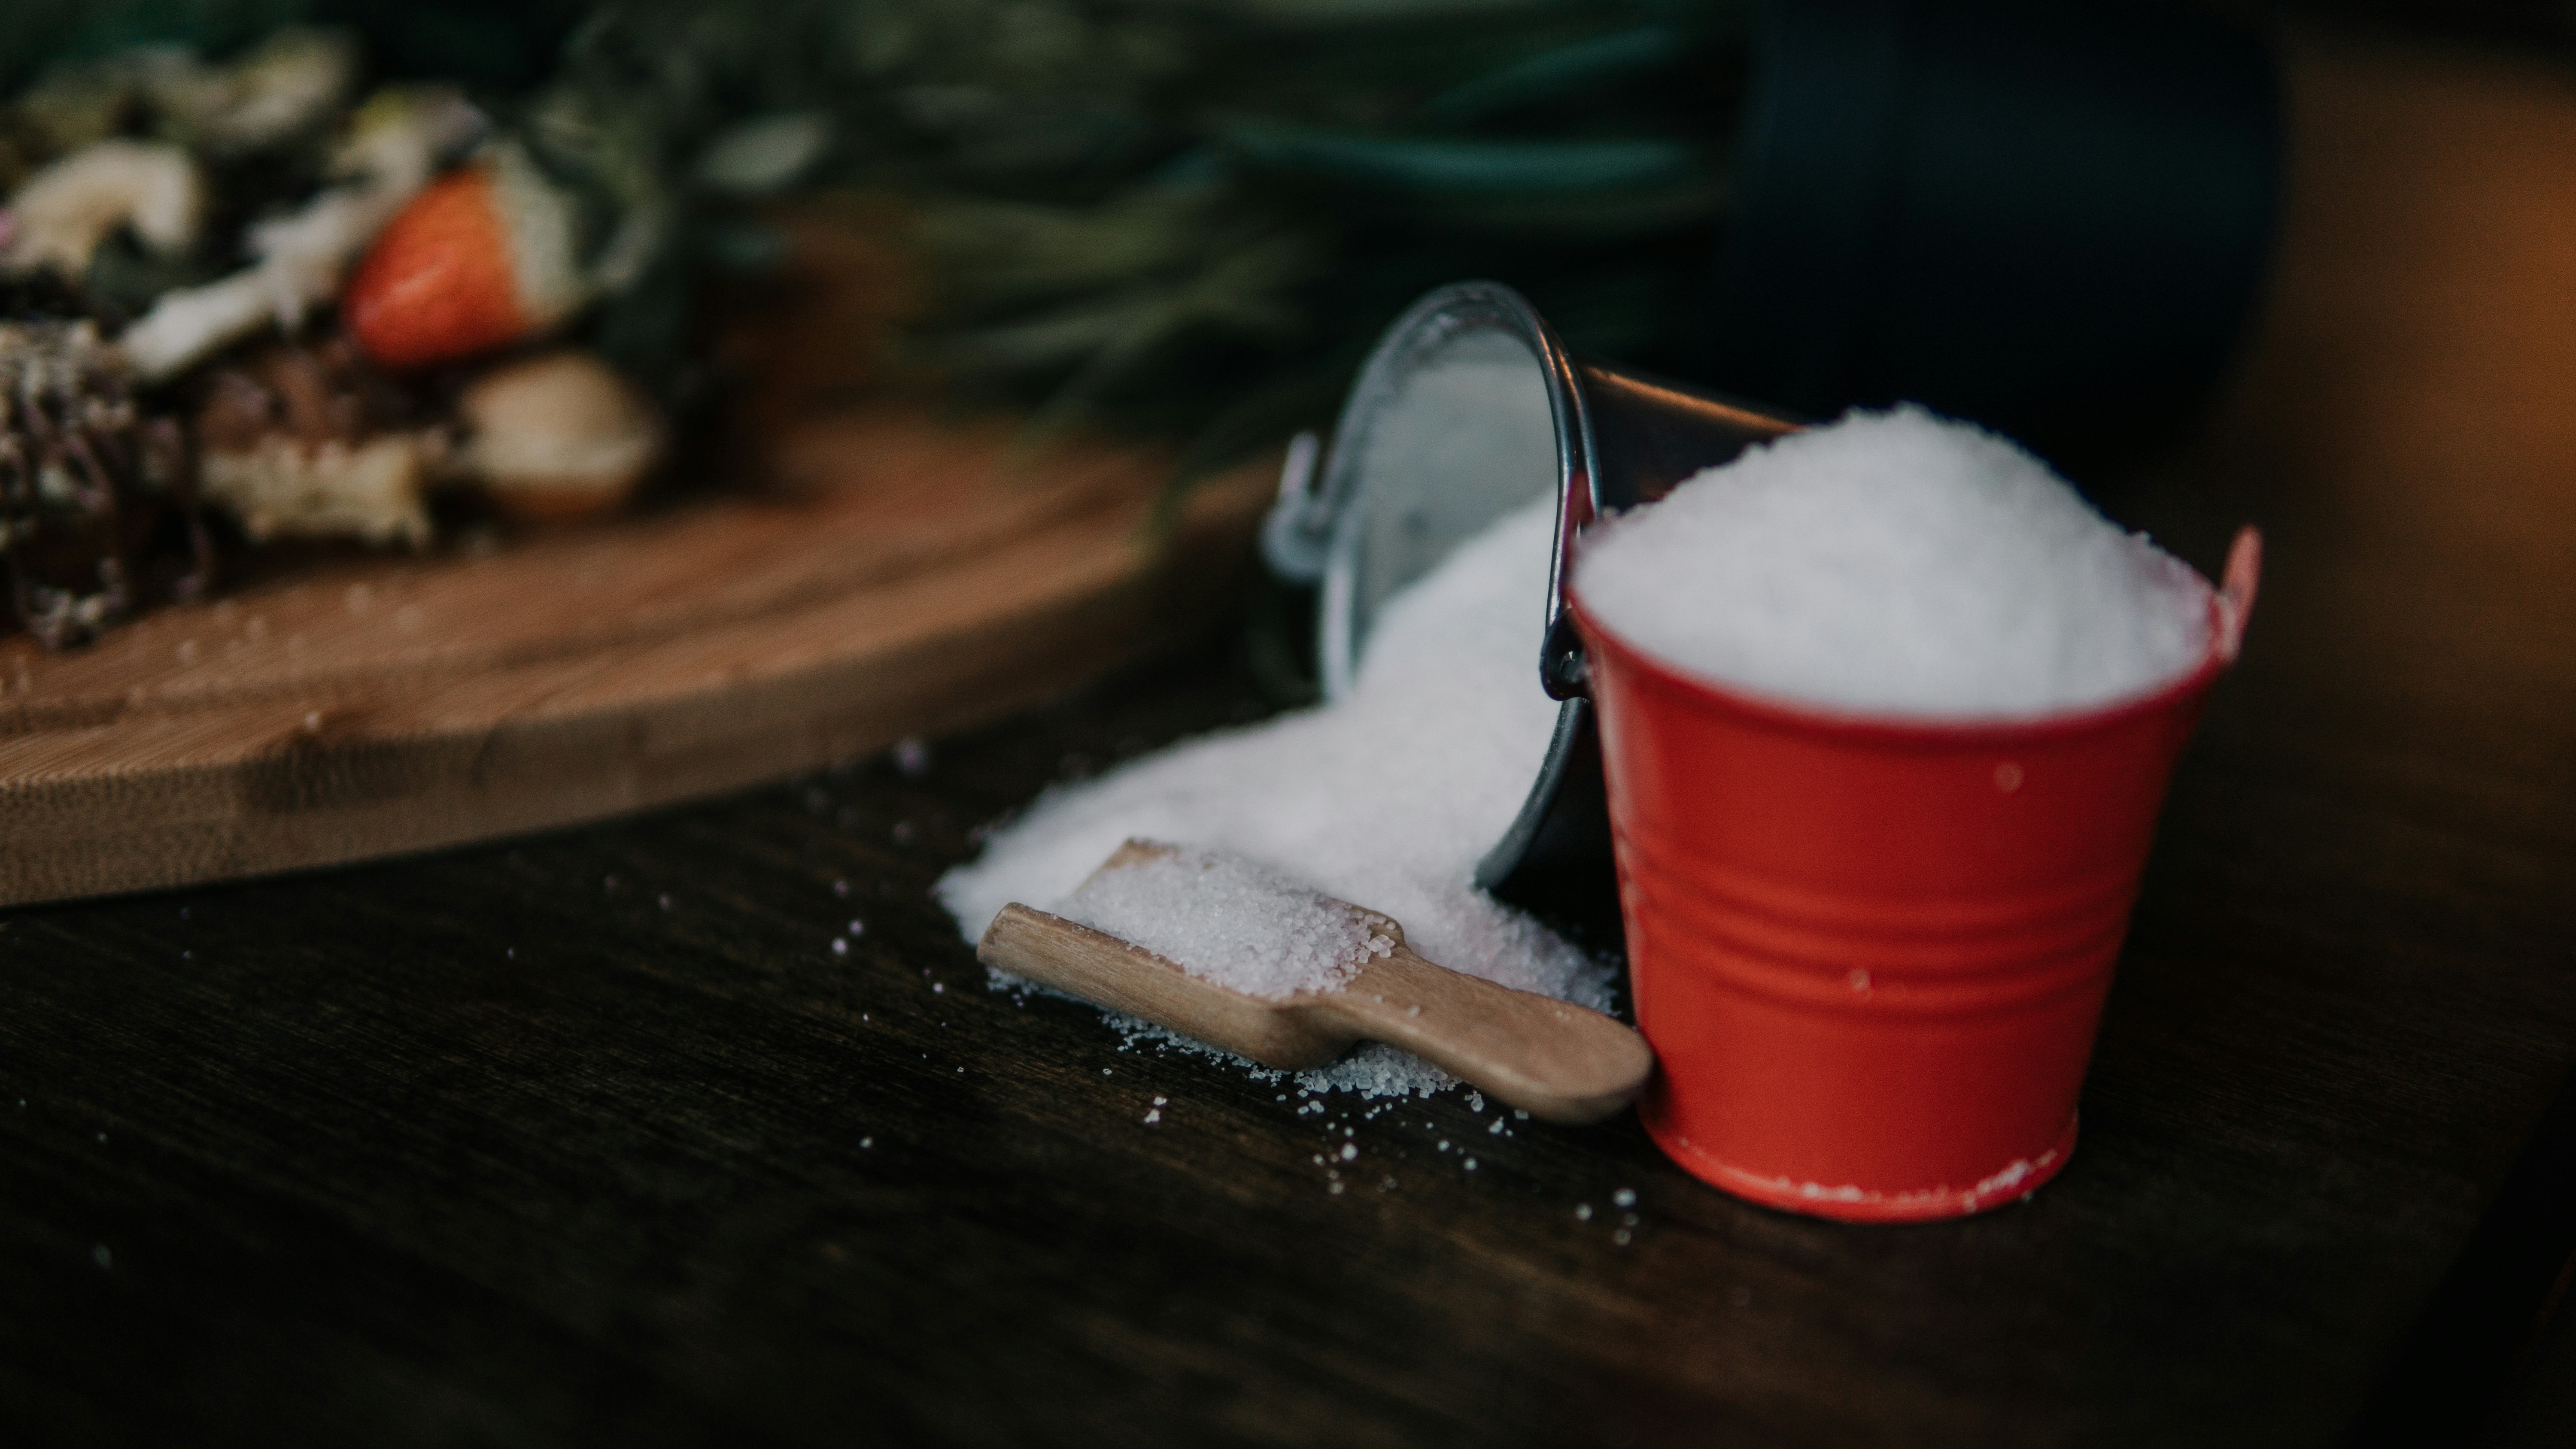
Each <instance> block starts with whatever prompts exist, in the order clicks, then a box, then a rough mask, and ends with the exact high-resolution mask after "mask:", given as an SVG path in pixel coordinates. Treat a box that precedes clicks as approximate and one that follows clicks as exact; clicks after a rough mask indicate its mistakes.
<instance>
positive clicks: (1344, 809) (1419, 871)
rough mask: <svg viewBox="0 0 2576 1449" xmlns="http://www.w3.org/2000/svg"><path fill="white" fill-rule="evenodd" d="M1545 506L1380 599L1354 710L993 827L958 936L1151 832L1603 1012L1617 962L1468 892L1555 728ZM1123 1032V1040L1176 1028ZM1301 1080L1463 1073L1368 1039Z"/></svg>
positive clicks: (1306, 715)
mask: <svg viewBox="0 0 2576 1449" xmlns="http://www.w3.org/2000/svg"><path fill="white" fill-rule="evenodd" d="M1550 505H1551V500H1541V501H1539V502H1536V503H1533V504H1532V505H1530V506H1529V507H1528V508H1526V509H1523V510H1520V511H1518V512H1515V513H1513V514H1512V515H1510V516H1509V517H1507V518H1505V519H1503V520H1501V521H1499V522H1497V523H1496V524H1494V525H1493V526H1492V527H1491V528H1489V529H1487V530H1486V531H1485V532H1484V533H1482V534H1480V535H1478V536H1477V537H1475V538H1473V539H1471V540H1469V541H1468V542H1466V543H1464V544H1462V545H1460V546H1459V548H1458V549H1457V550H1456V551H1455V552H1454V553H1452V554H1451V555H1450V556H1449V558H1448V559H1447V560H1446V561H1445V562H1444V563H1442V564H1441V565H1440V566H1439V567H1438V568H1437V569H1436V570H1434V571H1433V572H1432V573H1431V574H1430V575H1428V576H1426V577H1425V578H1423V579H1422V580H1421V581H1420V582H1419V583H1417V584H1415V585H1414V586H1412V587H1411V588H1409V589H1406V590H1405V591H1404V592H1403V593H1401V594H1400V595H1397V596H1396V597H1395V598H1394V599H1393V600H1392V601H1390V603H1389V604H1388V606H1387V608H1386V609H1385V611H1384V612H1383V613H1382V614H1380V615H1379V616H1378V619H1377V622H1376V624H1375V626H1374V627H1373V629H1372V630H1371V632H1370V635H1369V642H1368V649H1367V654H1366V657H1365V658H1363V659H1362V661H1361V664H1360V673H1359V678H1358V679H1357V681H1355V684H1354V687H1353V688H1352V690H1351V692H1350V693H1349V694H1347V695H1345V696H1344V697H1343V698H1341V699H1339V700H1337V701H1335V702H1333V703H1331V704H1328V705H1325V706H1322V707H1320V708H1316V709H1311V710H1305V711H1302V712H1299V713H1296V714H1290V715H1284V716H1281V717H1279V718H1277V719H1273V720H1269V721H1266V722H1264V723H1261V724H1257V725H1252V726H1249V727H1247V728H1243V729H1238V730H1228V731H1223V732H1220V733H1217V734H1213V735H1208V736H1204V737H1202V738H1200V739H1197V740H1192V741H1187V742H1185V743H1182V744H1179V745H1176V746H1174V747H1172V748H1170V749H1168V750H1164V751H1161V752H1160V753H1157V754H1154V755H1150V756H1147V757H1145V758H1143V759H1139V760H1135V761H1132V762H1130V763H1128V764H1126V765H1124V766H1121V767H1120V768H1118V769H1116V770H1113V771H1111V772H1110V773H1108V774H1106V775H1103V776H1101V777H1099V778H1097V779H1094V780H1090V781H1087V782H1084V783H1082V784H1078V785H1072V786H1066V787H1063V788H1060V789H1057V790H1054V791H1051V792H1050V793H1048V794H1047V795H1046V796H1044V797H1043V798H1041V799H1040V800H1039V801H1038V802H1037V803H1036V804H1035V805H1033V806H1031V807H1030V809H1029V811H1028V813H1027V814H1026V815H1025V816H1023V817H1022V818H1020V819H1019V820H1017V821H1016V822H1013V823H1011V824H1009V825H1007V826H1005V827H1003V828H1000V829H997V830H995V831H994V832H993V833H992V834H991V835H990V836H989V838H988V839H987V840H986V842H985V848H984V853H983V855H982V857H981V858H979V859H978V860H976V861H975V862H974V863H973V864H971V865H966V866H960V867H958V868H957V869H955V870H952V871H950V872H948V874H947V875H945V876H943V877H941V879H940V882H939V898H940V900H941V902H942V903H943V904H945V905H946V906H947V907H948V909H949V911H950V912H951V913H952V914H954V915H955V916H956V918H957V923H958V925H959V927H960V928H961V930H962V931H963V932H964V934H965V936H966V938H967V939H968V940H970V941H971V940H974V939H976V938H977V937H979V936H981V935H982V934H983V931H984V927H985V926H986V925H987V924H988V923H990V922H991V920H992V919H993V916H994V914H995V913H996V912H998V911H1000V910H1001V908H1002V907H1003V906H1004V905H1006V904H1008V903H1010V902H1012V901H1025V902H1028V903H1030V904H1033V905H1035V904H1039V903H1043V902H1047V901H1054V900H1060V899H1062V898H1063V897H1065V896H1066V895H1068V894H1069V893H1071V892H1072V891H1073V889H1074V888H1075V887H1076V886H1077V885H1079V884H1080V883H1081V882H1082V880H1083V879H1084V878H1085V877H1087V876H1089V875H1090V874H1091V872H1092V871H1093V870H1094V869H1095V868H1097V867H1098V866H1099V865H1100V863H1101V862H1102V861H1103V860H1106V859H1107V858H1108V857H1109V854H1110V852H1112V851H1114V850H1116V849H1117V848H1118V847H1119V845H1120V844H1121V843H1122V842H1124V841H1125V840H1126V839H1127V838H1128V837H1130V836H1142V837H1144V838H1147V839H1153V840H1176V841H1187V842H1189V843H1190V844H1191V845H1193V846H1195V847H1199V848H1202V849H1214V850H1223V851H1228V852H1232V853H1234V854H1237V855H1241V856H1244V857H1247V858H1249V859H1251V860H1254V861H1257V862H1259V863H1260V864H1262V865H1263V866H1266V867H1268V868H1269V869H1271V870H1274V871H1277V872H1279V873H1281V874H1283V875H1286V876H1288V877H1290V878H1292V879H1294V880H1297V881H1299V882H1302V883H1303V884H1305V885H1308V886H1311V887H1313V888H1314V889H1316V890H1319V891H1322V892H1323V893H1324V894H1326V895H1329V896H1333V897H1336V898H1338V899H1341V900H1345V901H1349V902H1351V903H1352V904H1354V905H1360V906H1365V907H1367V908H1369V909H1371V910H1375V911H1382V912H1384V913H1385V914H1387V915H1390V916H1393V917H1394V918H1395V919H1396V920H1398V921H1400V922H1402V923H1403V925H1404V932H1405V938H1406V941H1407V942H1408V944H1410V945H1411V946H1412V947H1413V949H1414V950H1416V951H1418V952H1420V953H1421V954H1422V955H1423V956H1425V957H1427V958H1429V959H1430V960H1433V961H1436V962H1439V963H1440V964H1441V965H1443V966H1448V967H1452V968H1454V969H1456V970H1460V971H1467V972H1472V973H1474V974H1476V975H1479V976H1484V977H1488V978H1490V979H1492V980H1496V981H1500V982H1502V983H1503V984H1504V985H1506V986H1513V987H1518V988H1520V989H1521V990H1524V991H1536V992H1540V993H1543V994H1545V995H1549V996H1556V997H1562V998H1565V999H1567V1000H1571V1001H1576V1002H1580V1003H1582V1004H1583V1005H1585V1006H1590V1007H1594V1008H1596V1009H1607V1008H1608V1007H1609V1005H1610V972H1609V969H1608V968H1607V967H1606V966H1604V965H1603V964H1602V963H1600V962H1598V961H1596V960H1594V959H1592V958H1590V957H1588V956H1586V955H1585V954H1584V953H1583V952H1581V951H1580V950H1577V949H1576V948H1575V947H1573V946H1572V945H1569V944H1568V943H1566V942H1565V941H1564V940H1562V939H1560V938H1559V937H1557V936H1556V935H1555V934H1554V933H1553V932H1550V931H1549V930H1547V929H1546V928H1545V927H1543V926H1541V925H1539V924H1538V923H1537V922H1535V921H1533V920H1531V919H1530V918H1529V917H1527V916H1525V915H1523V914H1521V913H1520V912H1518V911H1516V910H1513V909H1511V908H1510V907H1508V906H1504V905H1502V904H1500V903H1498V902H1496V901H1495V900H1494V899H1493V898H1492V897H1490V896H1487V895H1486V894H1484V893H1483V892H1482V891H1479V890H1477V889H1476V887H1475V885H1474V881H1473V876H1474V872H1475V868H1476V861H1477V860H1478V858H1479V857H1481V856H1482V855H1483V854H1484V852H1485V851H1486V850H1487V849H1488V848H1489V847H1491V846H1492V845H1493V843H1494V842H1495V841H1496V840H1498V839H1500V838H1501V837H1502V833H1503V830H1504V828H1505V827H1507V826H1508V825H1510V823H1511V820H1512V816H1513V814H1514V813H1515V812H1516V811H1517V810H1518V809H1519V808H1520V803H1521V800H1522V798H1523V797H1524V796H1526V795H1527V794H1528V793H1529V787H1530V782H1531V781H1532V780H1533V779H1534V778H1536V776H1537V773H1538V766H1539V762H1540V760H1542V759H1543V758H1545V756H1546V754H1547V742H1548V736H1549V734H1550V732H1551V731H1552V730H1553V729H1554V728H1555V724H1556V705H1555V704H1554V702H1553V701H1551V700H1549V699H1548V698H1547V696H1546V695H1545V694H1544V693H1543V692H1541V691H1540V689H1539V688H1538V684H1537V670H1536V649H1537V638H1536V635H1537V627H1538V626H1537V612H1538V601H1539V600H1540V599H1542V598H1543V597H1544V596H1545V593H1546V588H1547V569H1548V555H1549V551H1550V545H1551V540H1552V537H1553V535H1552V533H1551V523H1552V520H1551V518H1550ZM997 984H1004V985H1008V984H1013V983H1011V982H1009V981H1008V979H1007V978H1005V979H1003V980H1002V981H1000V982H999V983H997ZM1121 1020H1127V1022H1128V1024H1127V1027H1126V1029H1127V1030H1129V1031H1130V1032H1131V1034H1132V1035H1135V1036H1147V1035H1166V1034H1163V1033H1158V1032H1155V1031H1153V1030H1152V1029H1150V1028H1146V1027H1144V1026H1143V1025H1141V1024H1139V1023H1134V1022H1132V1020H1129V1019H1123V1018H1122V1019H1121ZM1248 1065H1249V1064H1247V1066H1248ZM1300 1080H1301V1081H1302V1082H1304V1083H1305V1084H1306V1085H1307V1086H1309V1087H1312V1088H1316V1089H1319V1090H1320V1089H1326V1088H1341V1089H1348V1090H1355V1091H1359V1092H1361V1093H1364V1094H1367V1095H1372V1096H1376V1095H1397V1094H1402V1093H1408V1092H1421V1093H1428V1092H1431V1091H1433V1090H1436V1089H1438V1088H1440V1087H1444V1086H1447V1085H1449V1083H1450V1081H1451V1080H1452V1079H1451V1078H1450V1077H1449V1076H1448V1074H1447V1073H1445V1072H1442V1071H1440V1070H1439V1069H1438V1068H1436V1067H1433V1066H1430V1065H1429V1064H1427V1063H1425V1062H1423V1061H1421V1060H1420V1059H1419V1058H1416V1057H1414V1056H1412V1055H1410V1054H1408V1053H1405V1052H1401V1051H1398V1050H1396V1049H1395V1048H1393V1047H1386V1046H1367V1047H1363V1048H1361V1049H1360V1050H1359V1051H1357V1052H1354V1053H1352V1054H1351V1055H1350V1056H1348V1057H1345V1058H1343V1059H1342V1060H1341V1061H1339V1062H1336V1063H1334V1064H1333V1065H1331V1066H1328V1067H1324V1068H1320V1069H1318V1070H1316V1071H1312V1072H1307V1073H1304V1074H1302V1075H1301V1077H1300Z"/></svg>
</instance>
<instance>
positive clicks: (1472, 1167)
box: [1467, 1157, 1476, 1172]
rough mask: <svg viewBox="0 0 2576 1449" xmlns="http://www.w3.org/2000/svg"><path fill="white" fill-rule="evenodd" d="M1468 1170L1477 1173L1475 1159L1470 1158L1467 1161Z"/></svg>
mask: <svg viewBox="0 0 2576 1449" xmlns="http://www.w3.org/2000/svg"><path fill="white" fill-rule="evenodd" d="M1467 1170H1468V1171H1469V1172H1473V1171H1475V1170H1476V1159H1474V1158H1472V1157H1470V1158H1468V1159H1467Z"/></svg>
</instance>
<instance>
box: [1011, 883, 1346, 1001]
mask: <svg viewBox="0 0 2576 1449" xmlns="http://www.w3.org/2000/svg"><path fill="white" fill-rule="evenodd" d="M1053 910H1054V913H1055V914H1056V915H1059V916H1062V917H1064V918H1065V919H1066V920H1068V921H1074V922H1077V923H1079V924H1081V925H1085V926H1089V927H1090V928H1091V929H1093V930H1095V931H1102V932H1106V933H1107V934H1109V935H1112V936H1116V937H1117V938H1118V939H1120V940H1122V941H1125V942H1127V943H1129V944H1130V945H1134V946H1140V947H1143V948H1144V949H1145V950H1148V951H1151V952H1153V953H1154V954H1155V955H1157V956H1160V957H1162V958H1163V959H1164V960H1166V961H1169V962H1171V963H1172V964H1173V965H1175V966H1178V967H1180V968H1181V969H1182V970H1183V971H1186V972H1188V973H1189V974H1190V975H1192V976H1196V977H1199V978H1200V979H1202V980H1206V981H1213V982H1216V983H1217V984H1219V985H1221V986H1226V987H1231V988H1232V989H1234V990H1236V991H1240V992H1243V993H1245V994H1246V995H1249V996H1265V997H1270V998H1273V999H1276V998H1280V997H1286V996H1294V995H1296V994H1297V993H1298V992H1301V991H1330V990H1334V989H1337V988H1339V987H1340V986H1341V985H1342V984H1343V983H1344V982H1347V981H1348V980H1350V978H1351V977H1352V975H1354V974H1355V973H1356V972H1357V971H1358V970H1359V968H1360V967H1362V966H1364V965H1366V964H1368V962H1369V961H1371V960H1373V959H1375V958H1378V957H1382V956H1387V955H1391V954H1393V952H1394V950H1395V942H1394V941H1393V940H1392V939H1390V938H1388V937H1386V936H1384V935H1381V934H1379V932H1378V930H1377V927H1376V926H1375V924H1374V923H1372V922H1370V921H1368V920H1367V919H1366V918H1365V917H1363V916H1361V915H1359V914H1358V913H1357V912H1355V911H1353V910H1352V909H1351V908H1350V907H1349V906H1348V905H1345V904H1343V903H1341V902H1339V901H1336V900H1334V899H1332V898H1331V897H1330V896H1327V895H1324V894H1323V893H1321V892H1319V891H1312V890H1308V889H1307V888H1306V887H1304V886H1301V885H1299V884H1297V883H1296V882H1295V881H1292V880H1290V879H1288V878H1287V877H1286V876H1283V875H1280V874H1279V873H1278V872H1276V871H1271V870H1265V869H1263V868H1262V867H1261V866H1259V865H1256V864H1254V863H1253V862H1251V861H1249V860H1246V859H1244V858H1243V857H1242V856H1239V855H1234V854H1230V853H1227V852H1224V851H1212V850H1186V849H1179V848H1175V849H1174V850H1173V851H1172V852H1171V853H1170V854H1168V855H1158V856H1155V857H1153V858H1152V859H1150V860H1142V861H1138V862H1137V863H1135V864H1134V865H1128V866H1121V867H1119V868H1118V869H1116V870H1104V871H1101V872H1099V873H1098V874H1096V875H1094V876H1092V877H1091V879H1089V880H1087V881H1084V882H1083V883H1082V887H1081V889H1079V890H1076V891H1075V892H1074V893H1073V894H1072V895H1069V896H1067V897H1065V898H1064V900H1063V901H1062V902H1061V903H1059V904H1058V905H1056V906H1055V907H1054V908H1053Z"/></svg>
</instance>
